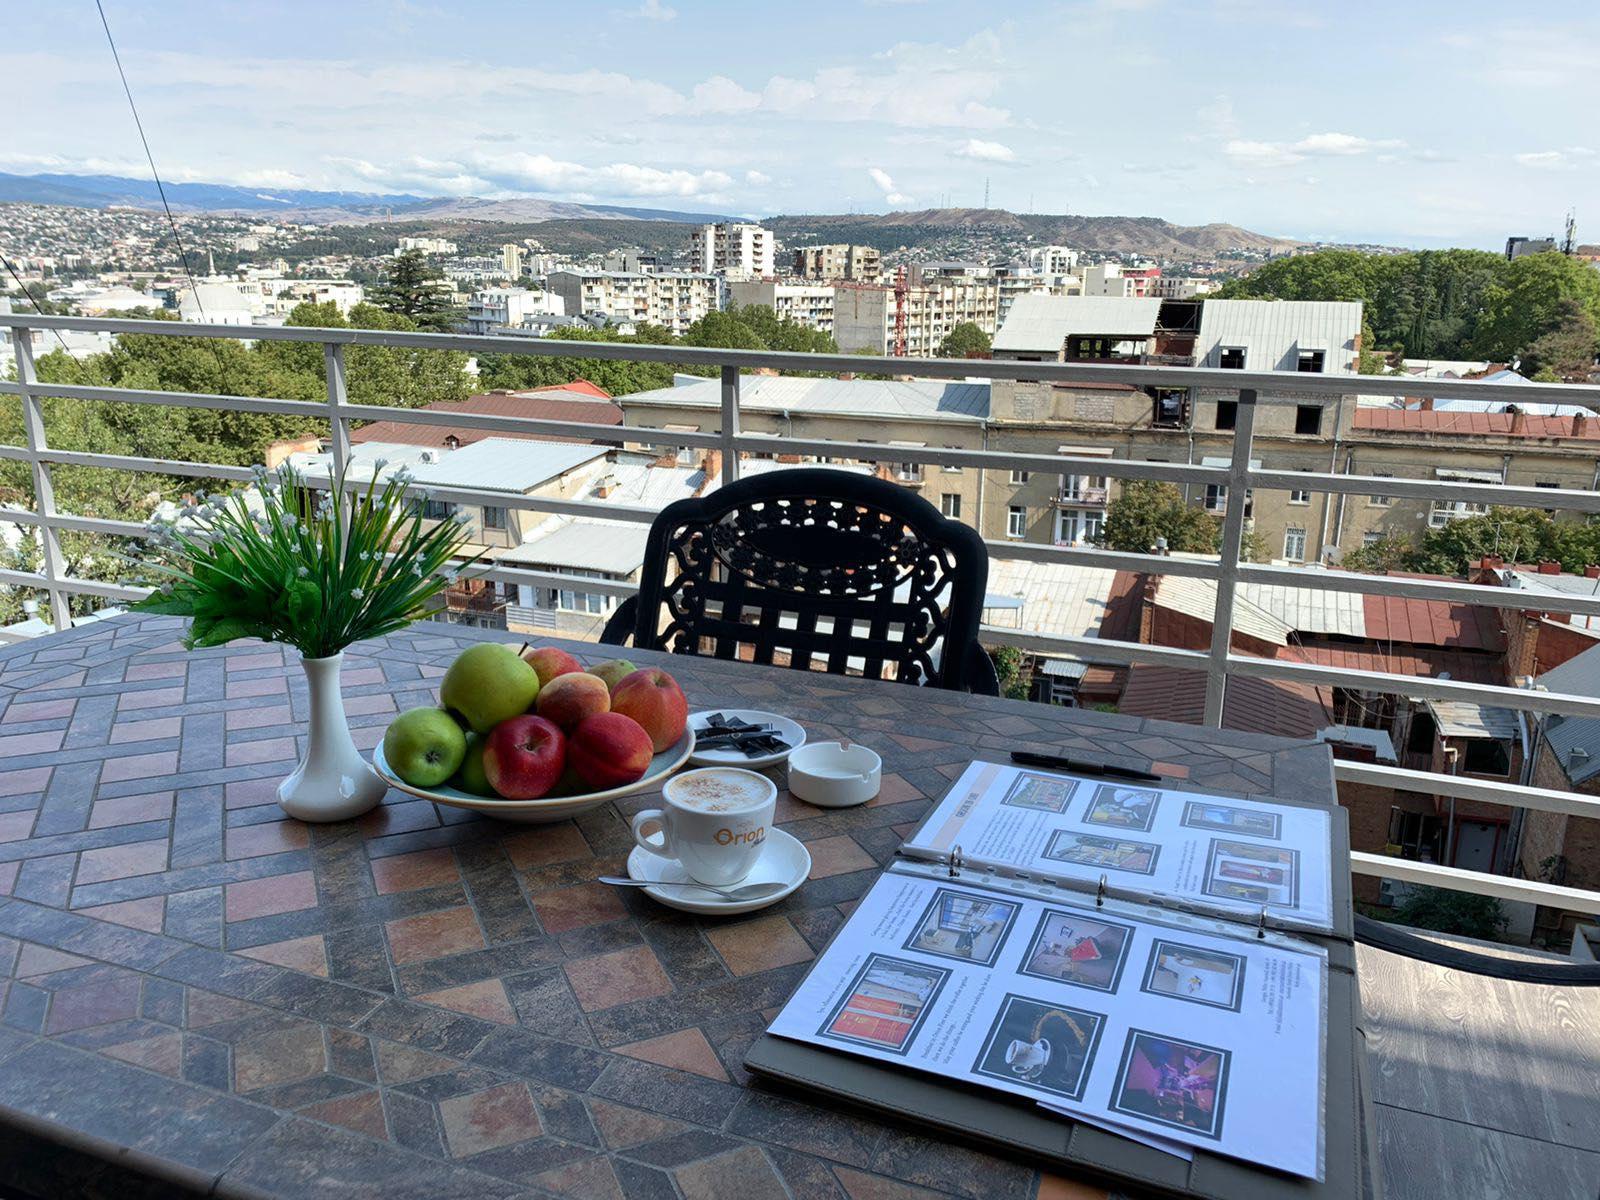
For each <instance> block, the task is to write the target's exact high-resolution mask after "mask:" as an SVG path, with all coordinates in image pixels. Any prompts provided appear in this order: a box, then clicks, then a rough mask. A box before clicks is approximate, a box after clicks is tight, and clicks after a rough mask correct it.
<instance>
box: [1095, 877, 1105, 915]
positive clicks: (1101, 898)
mask: <svg viewBox="0 0 1600 1200" xmlns="http://www.w3.org/2000/svg"><path fill="white" fill-rule="evenodd" d="M1094 906H1095V907H1096V908H1104V907H1105V906H1106V877H1105V876H1104V875H1102V876H1100V882H1099V884H1098V885H1097V886H1096V887H1095V889H1094Z"/></svg>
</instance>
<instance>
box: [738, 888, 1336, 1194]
mask: <svg viewBox="0 0 1600 1200" xmlns="http://www.w3.org/2000/svg"><path fill="white" fill-rule="evenodd" d="M1113 907H1114V908H1115V909H1116V910H1117V911H1116V912H1115V913H1113V912H1112V909H1113ZM1128 911H1129V910H1128V907H1127V906H1125V905H1120V904H1116V905H1112V904H1108V905H1107V906H1106V907H1105V908H1104V909H1097V908H1096V907H1095V906H1094V904H1093V902H1092V901H1091V902H1090V903H1088V904H1087V905H1080V904H1077V903H1076V902H1074V903H1070V904H1069V903H1060V904H1058V903H1053V902H1051V901H1047V900H1036V899H1031V898H1025V897H1022V896H1020V895H1009V894H1006V893H1002V892H999V891H996V890H991V889H988V888H975V887H971V886H968V885H963V884H962V882H961V881H960V880H959V879H952V880H949V881H948V882H945V881H940V880H936V879H929V878H926V877H924V876H920V875H917V874H914V873H911V872H905V873H901V872H896V871H890V872H888V873H886V874H884V875H883V876H882V877H881V878H880V879H879V880H878V882H877V883H876V884H874V885H873V887H872V890H871V891H869V892H868V893H867V895H866V896H865V897H864V898H863V899H862V901H861V903H860V905H859V906H858V907H857V908H856V910H855V912H854V913H853V914H852V915H851V917H850V920H849V922H848V923H847V924H846V925H845V927H844V929H843V930H841V931H840V933H839V935H838V936H837V937H835V938H834V940H833V943H832V944H831V945H830V946H829V947H828V949H827V950H826V951H825V952H824V953H823V955H822V958H821V959H820V960H819V961H818V963H817V965H816V967H815V968H814V969H813V970H812V972H811V974H810V975H808V976H807V977H806V979H805V981H804V982H803V983H802V984H801V986H800V988H799V989H798V990H797V991H796V992H795V994H794V996H793V997H792V998H791V999H790V1001H789V1003H788V1004H786V1005H785V1006H784V1008H783V1011H782V1012H780V1013H779V1014H778V1017H777V1019H776V1020H775V1021H774V1022H773V1023H772V1025H771V1027H770V1029H769V1032H771V1033H773V1034H776V1035H778V1036H780V1037H788V1038H794V1039H797V1040H799V1041H804V1042H809V1043H812V1044H814V1045H818V1046H827V1047H831V1048H834V1049H838V1050H843V1051H848V1052H850V1053H854V1054H860V1055H864V1056H866V1057H868V1058H874V1059H879V1060H882V1061H884V1062H892V1063H899V1064H901V1065H903V1066H907V1067H911V1068H914V1069H916V1070H920V1071H927V1072H930V1073H931V1074H935V1075H939V1076H942V1077H944V1078H954V1079H962V1080H965V1081H967V1082H970V1083H976V1084H979V1085H982V1086H986V1087H991V1088H995V1089H997V1090H999V1091H1004V1092H1010V1093H1013V1094H1015V1095H1018V1096H1023V1097H1027V1098H1029V1099H1032V1100H1036V1101H1039V1102H1041V1103H1044V1104H1048V1105H1051V1106H1054V1107H1056V1108H1059V1109H1061V1110H1063V1111H1067V1112H1072V1113H1083V1114H1085V1115H1087V1116H1090V1117H1094V1118H1096V1119H1098V1120H1100V1121H1109V1122H1111V1123H1113V1124H1115V1125H1125V1126H1128V1127H1129V1128H1131V1129H1134V1130H1138V1131H1140V1132H1141V1133H1147V1134H1151V1135H1154V1136H1155V1137H1157V1138H1162V1139H1166V1140H1167V1141H1170V1142H1181V1143H1184V1144H1187V1145H1193V1146H1199V1147H1203V1148H1204V1149H1207V1150H1210V1151H1212V1152H1214V1153H1219V1154H1227V1155H1232V1156H1234V1157H1236V1158H1242V1159H1246V1160H1248V1161H1250V1162H1254V1163H1260V1164H1262V1165H1265V1166H1270V1167H1277V1168H1279V1169H1282V1170H1285V1171H1290V1172H1293V1173H1294V1174H1297V1175H1302V1176H1306V1177H1308V1178H1318V1179H1320V1178H1321V1177H1322V1041H1323V1039H1322V1022H1323V1010H1324V993H1325V990H1326V971H1327V958H1326V955H1325V954H1324V953H1323V952H1322V951H1321V950H1320V949H1318V948H1315V947H1311V946H1307V947H1306V948H1305V949H1304V950H1303V951H1302V950H1291V949H1286V948H1284V947H1282V946H1280V945H1274V944H1273V943H1271V942H1266V941H1256V940H1254V939H1233V938H1225V937H1219V936H1215V935H1213V934H1209V933H1204V932H1200V931H1197V930H1195V929H1194V928H1192V926H1193V925H1195V924H1198V922H1194V921H1188V922H1184V923H1177V922H1175V923H1173V924H1171V925H1168V924H1164V923H1157V922H1153V921H1150V920H1147V919H1134V918H1130V917H1129V916H1127V915H1126V914H1127V912H1128ZM1178 921H1179V922H1181V921H1182V919H1181V918H1179V919H1178Z"/></svg>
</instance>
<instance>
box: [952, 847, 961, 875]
mask: <svg viewBox="0 0 1600 1200" xmlns="http://www.w3.org/2000/svg"><path fill="white" fill-rule="evenodd" d="M960 875H961V847H960V846H952V847H950V878H951V879H956V878H959V877H960Z"/></svg>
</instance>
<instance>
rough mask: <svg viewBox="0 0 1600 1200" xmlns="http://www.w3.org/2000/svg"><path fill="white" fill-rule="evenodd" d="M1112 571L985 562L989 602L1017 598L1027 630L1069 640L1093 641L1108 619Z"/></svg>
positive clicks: (1114, 574)
mask: <svg viewBox="0 0 1600 1200" xmlns="http://www.w3.org/2000/svg"><path fill="white" fill-rule="evenodd" d="M1117 574H1118V572H1116V571H1107V570H1102V569H1100V568H1098V567H1074V566H1068V565H1067V564H1065V563H1041V562H1026V561H1023V560H1021V559H1014V558H992V559H990V560H989V585H988V594H989V596H990V597H1003V596H1019V597H1020V598H1021V600H1022V611H1021V613H1020V615H1019V617H1018V620H1017V623H1018V625H1020V626H1021V627H1023V628H1025V629H1036V630H1039V631H1040V632H1043V633H1052V634H1060V635H1065V636H1069V637H1095V636H1096V635H1097V634H1098V633H1099V631H1100V626H1101V623H1102V622H1103V621H1104V620H1105V619H1106V617H1107V615H1108V611H1109V608H1110V604H1111V600H1112V596H1113V592H1114V590H1115V586H1116V582H1117Z"/></svg>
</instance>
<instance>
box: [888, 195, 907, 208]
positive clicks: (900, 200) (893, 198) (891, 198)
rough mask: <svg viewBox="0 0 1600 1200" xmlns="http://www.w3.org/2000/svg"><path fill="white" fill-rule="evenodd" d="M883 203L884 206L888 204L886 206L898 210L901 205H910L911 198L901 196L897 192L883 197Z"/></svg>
mask: <svg viewBox="0 0 1600 1200" xmlns="http://www.w3.org/2000/svg"><path fill="white" fill-rule="evenodd" d="M883 202H884V203H885V204H888V205H890V206H892V207H895V208H899V207H901V206H903V205H906V204H910V203H911V197H910V196H903V195H901V194H900V193H899V192H890V193H889V194H888V195H887V196H885V197H884V198H883Z"/></svg>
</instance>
